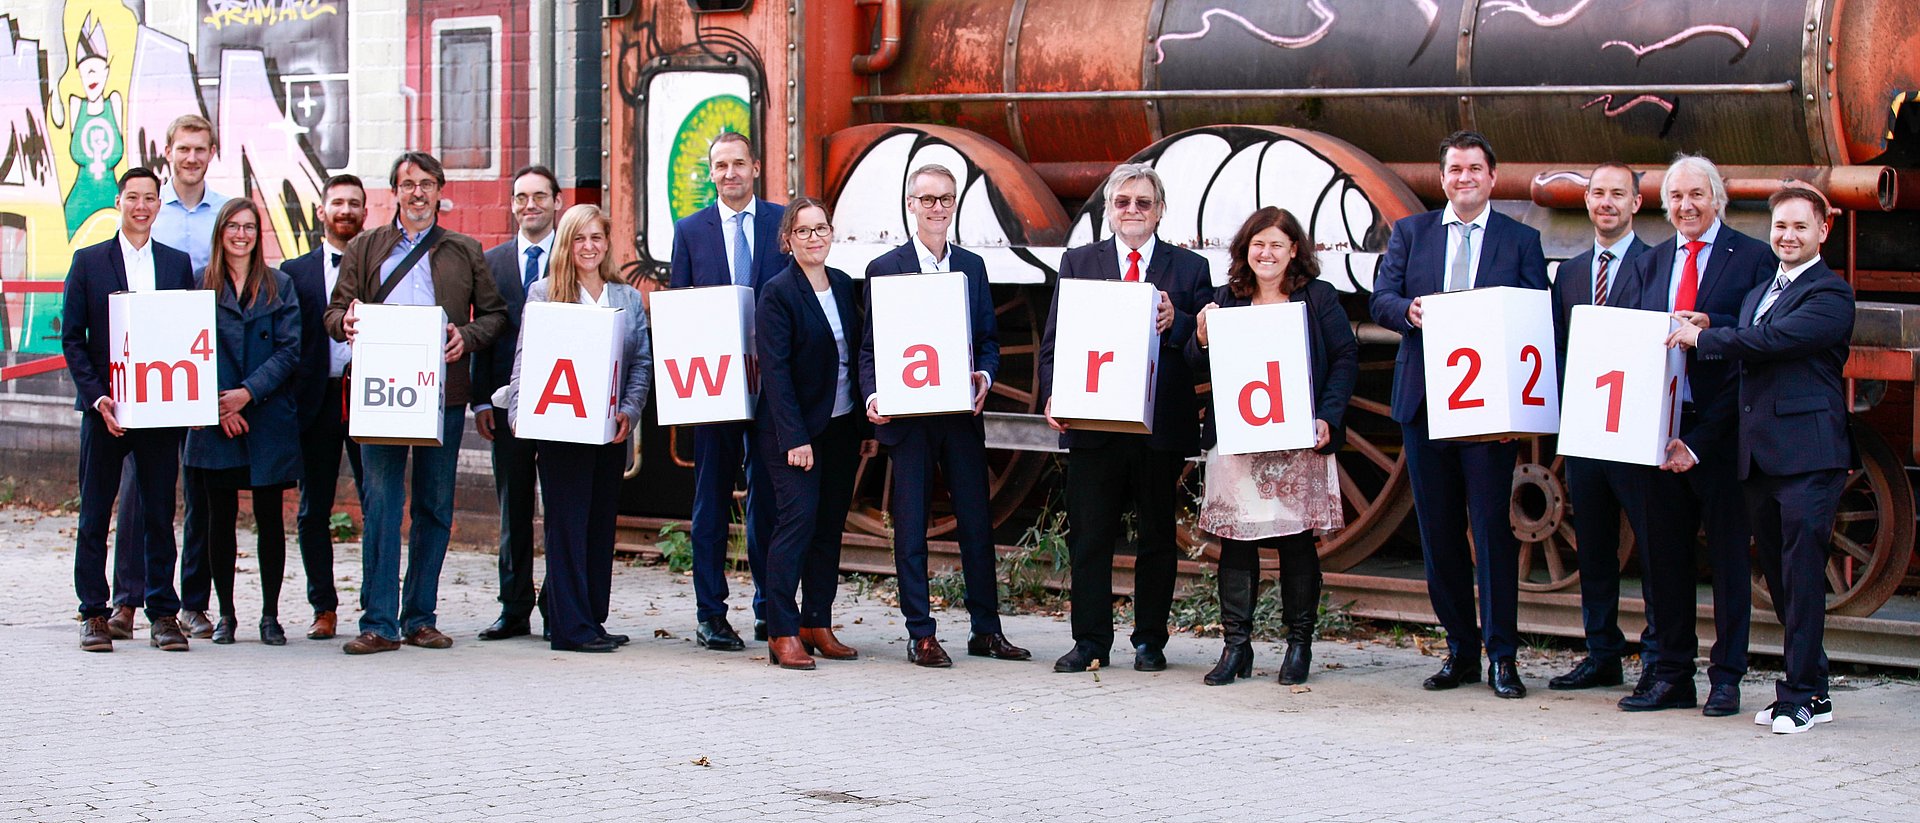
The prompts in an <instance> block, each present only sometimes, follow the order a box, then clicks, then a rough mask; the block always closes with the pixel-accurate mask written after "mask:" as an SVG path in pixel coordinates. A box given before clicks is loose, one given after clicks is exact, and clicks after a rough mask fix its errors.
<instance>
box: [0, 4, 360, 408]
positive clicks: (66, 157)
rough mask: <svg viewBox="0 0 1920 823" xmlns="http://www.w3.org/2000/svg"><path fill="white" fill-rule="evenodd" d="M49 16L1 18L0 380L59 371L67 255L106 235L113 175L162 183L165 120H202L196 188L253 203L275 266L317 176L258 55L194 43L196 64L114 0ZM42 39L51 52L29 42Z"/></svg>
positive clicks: (275, 81)
mask: <svg viewBox="0 0 1920 823" xmlns="http://www.w3.org/2000/svg"><path fill="white" fill-rule="evenodd" d="M211 5H212V6H214V7H218V6H220V5H222V4H220V3H218V2H213V3H212V4H211ZM250 5H253V6H260V5H261V4H258V3H254V4H250ZM268 5H273V4H268ZM339 5H342V2H341V0H331V2H327V3H312V2H307V3H280V4H278V5H277V6H275V7H276V8H288V9H294V8H298V9H305V10H308V11H311V10H313V9H316V8H320V7H323V6H339ZM203 17H204V16H203ZM45 19H47V20H54V19H56V16H55V15H52V14H49V15H45ZM57 19H58V21H59V23H58V24H59V26H60V29H59V30H58V31H31V30H28V28H27V27H28V26H31V25H34V23H35V22H36V21H33V20H23V19H20V18H18V17H16V16H14V15H11V14H0V129H4V130H5V131H4V132H3V133H0V281H3V282H4V291H3V292H0V294H3V295H4V299H0V329H3V330H4V342H5V347H6V351H7V353H8V355H7V358H6V361H5V366H4V371H0V377H5V378H11V377H18V376H24V375H26V374H34V373H38V372H41V371H48V370H51V369H57V368H59V367H60V360H59V358H58V357H57V355H58V353H59V350H60V346H59V334H60V329H59V315H60V293H59V283H60V282H61V281H62V279H63V278H64V277H65V276H66V272H67V268H68V264H69V262H70V261H71V259H72V256H73V251H74V250H75V249H78V248H81V247H84V246H87V245H90V244H93V243H97V242H100V241H102V240H105V239H107V238H108V237H111V236H112V235H113V232H114V230H115V229H116V227H117V225H118V219H117V216H116V214H115V212H114V210H113V198H114V188H115V182H114V181H115V180H117V178H118V177H119V175H120V174H121V173H123V172H125V171H126V170H127V169H128V168H130V167H132V166H148V167H151V168H153V169H155V170H156V171H158V172H160V174H161V175H162V177H163V178H164V177H166V176H167V170H166V164H165V159H164V157H163V152H164V149H165V143H166V130H167V124H168V123H170V122H172V121H173V119H174V118H175V117H178V116H180V115H182V114H188V113H199V114H208V115H211V118H210V119H212V120H213V122H214V126H215V128H216V129H218V131H219V135H220V152H219V154H218V155H217V156H216V157H215V158H214V161H213V163H212V165H211V166H210V167H209V168H208V172H207V184H208V185H209V186H210V187H211V188H212V189H213V190H214V191H218V192H221V193H223V194H227V195H231V196H242V195H244V196H249V197H252V198H253V199H254V200H255V201H256V202H259V203H260V204H261V205H262V206H263V208H264V212H265V214H267V215H268V218H269V221H268V222H270V223H271V226H272V232H271V234H270V236H269V237H268V238H267V240H268V252H269V254H270V256H272V257H274V258H276V259H278V258H284V257H292V256H295V255H298V254H302V253H305V252H306V250H307V249H308V248H309V247H310V245H311V243H312V241H313V230H314V228H315V221H314V217H313V215H314V209H315V208H316V207H317V206H318V204H319V201H320V186H321V184H322V182H324V180H325V178H326V166H325V165H324V164H322V163H321V162H320V160H319V158H318V156H317V155H316V153H315V151H314V150H313V147H312V144H311V142H310V140H309V138H308V134H307V132H308V129H307V128H306V127H304V126H302V125H301V124H300V123H299V122H298V121H297V119H296V117H295V116H294V114H293V113H292V112H290V111H287V110H285V109H283V108H282V106H281V103H280V95H279V94H277V93H276V89H278V88H279V87H280V86H279V83H280V81H279V78H277V77H275V76H274V74H273V72H271V71H270V70H269V65H270V63H269V60H268V56H267V55H266V54H265V53H263V52H262V51H261V50H259V49H257V48H235V47H222V48H220V49H218V51H217V52H215V53H211V54H210V53H208V52H207V51H206V50H205V49H204V44H203V49H202V59H201V60H200V61H199V62H198V65H196V61H195V60H194V53H193V51H192V49H190V48H189V47H188V45H187V43H186V42H185V41H183V40H181V39H179V38H176V37H173V36H170V35H168V34H166V33H163V32H161V31H158V30H156V29H153V28H151V27H149V26H146V25H144V24H143V23H142V21H141V20H140V19H139V17H138V16H137V15H136V14H135V13H134V12H133V11H132V10H131V9H129V8H128V7H127V6H126V5H124V4H122V3H120V2H116V0H67V2H66V3H64V6H63V8H62V9H61V12H60V14H59V15H58V16H57ZM49 25H51V24H49ZM219 25H220V26H221V27H226V28H229V29H231V28H232V24H230V23H227V22H222V23H220V24H219ZM343 25H344V24H343ZM200 26H201V27H202V40H203V41H204V40H205V39H206V33H207V32H208V31H210V30H211V29H213V28H214V24H212V23H209V22H207V21H206V20H204V19H203V20H202V21H201V22H200ZM341 36H342V38H343V39H344V29H343V32H342V35H341ZM54 42H57V43H60V44H62V46H63V47H62V48H48V47H43V46H42V43H54ZM210 58H211V59H210ZM210 104H211V105H210ZM22 355H55V356H53V357H41V358H33V357H22Z"/></svg>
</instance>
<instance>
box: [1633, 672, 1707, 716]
mask: <svg viewBox="0 0 1920 823" xmlns="http://www.w3.org/2000/svg"><path fill="white" fill-rule="evenodd" d="M1697 705H1699V699H1698V697H1697V696H1696V695H1695V694H1694V691H1693V681H1687V682H1685V683H1672V682H1669V681H1666V680H1655V681H1653V685H1651V686H1648V687H1647V691H1646V693H1645V694H1630V695H1627V696H1626V697H1622V698H1620V710H1621V711H1623V712H1657V711H1660V710H1662V709H1691V708H1693V707H1694V706H1697Z"/></svg>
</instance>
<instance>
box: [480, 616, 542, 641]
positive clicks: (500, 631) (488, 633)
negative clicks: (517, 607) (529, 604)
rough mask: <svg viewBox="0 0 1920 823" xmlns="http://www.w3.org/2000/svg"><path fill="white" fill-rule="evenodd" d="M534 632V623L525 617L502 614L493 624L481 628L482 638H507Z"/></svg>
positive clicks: (524, 635)
mask: <svg viewBox="0 0 1920 823" xmlns="http://www.w3.org/2000/svg"><path fill="white" fill-rule="evenodd" d="M530 634H533V624H532V623H530V622H528V621H527V619H526V618H524V617H508V616H506V615H504V614H503V615H500V619H499V620H495V621H493V625H491V626H488V627H486V628H484V629H481V630H480V639H481V640H507V639H509V638H514V637H526V636H527V635H530Z"/></svg>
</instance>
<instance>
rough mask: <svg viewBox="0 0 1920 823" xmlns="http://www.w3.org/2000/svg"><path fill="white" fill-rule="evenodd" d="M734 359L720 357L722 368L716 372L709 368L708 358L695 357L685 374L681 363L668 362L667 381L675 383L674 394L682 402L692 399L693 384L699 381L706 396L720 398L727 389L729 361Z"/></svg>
mask: <svg viewBox="0 0 1920 823" xmlns="http://www.w3.org/2000/svg"><path fill="white" fill-rule="evenodd" d="M732 359H733V355H731V354H723V355H720V368H719V369H718V370H717V372H716V371H715V370H710V369H708V368H707V358H704V357H695V358H693V362H692V365H691V366H689V367H688V368H687V370H686V372H685V373H682V372H681V370H680V361H678V360H668V361H667V379H668V381H669V382H671V383H673V393H674V394H675V395H677V396H679V398H680V399H682V400H685V399H687V398H689V397H692V396H693V383H694V381H695V380H698V381H700V384H701V385H702V386H704V387H705V389H704V391H703V393H704V394H706V395H707V396H709V397H715V396H718V395H719V394H720V390H721V389H723V388H726V385H727V361H729V360H732Z"/></svg>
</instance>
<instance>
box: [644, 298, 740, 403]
mask: <svg viewBox="0 0 1920 823" xmlns="http://www.w3.org/2000/svg"><path fill="white" fill-rule="evenodd" d="M648 299H649V302H650V303H651V304H652V311H651V312H650V314H651V318H650V320H651V323H650V325H651V326H652V329H653V386H654V390H653V397H654V411H655V413H656V414H657V415H658V417H659V421H660V425H662V426H685V425H691V424H698V423H725V422H730V421H737V420H752V419H753V404H754V402H755V401H756V400H758V398H759V396H760V363H759V359H758V358H757V357H756V356H755V354H754V348H753V289H750V288H747V287H746V286H701V287H699V288H690V289H668V290H665V291H656V292H654V293H653V294H652V295H651V296H650V297H649V298H648Z"/></svg>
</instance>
